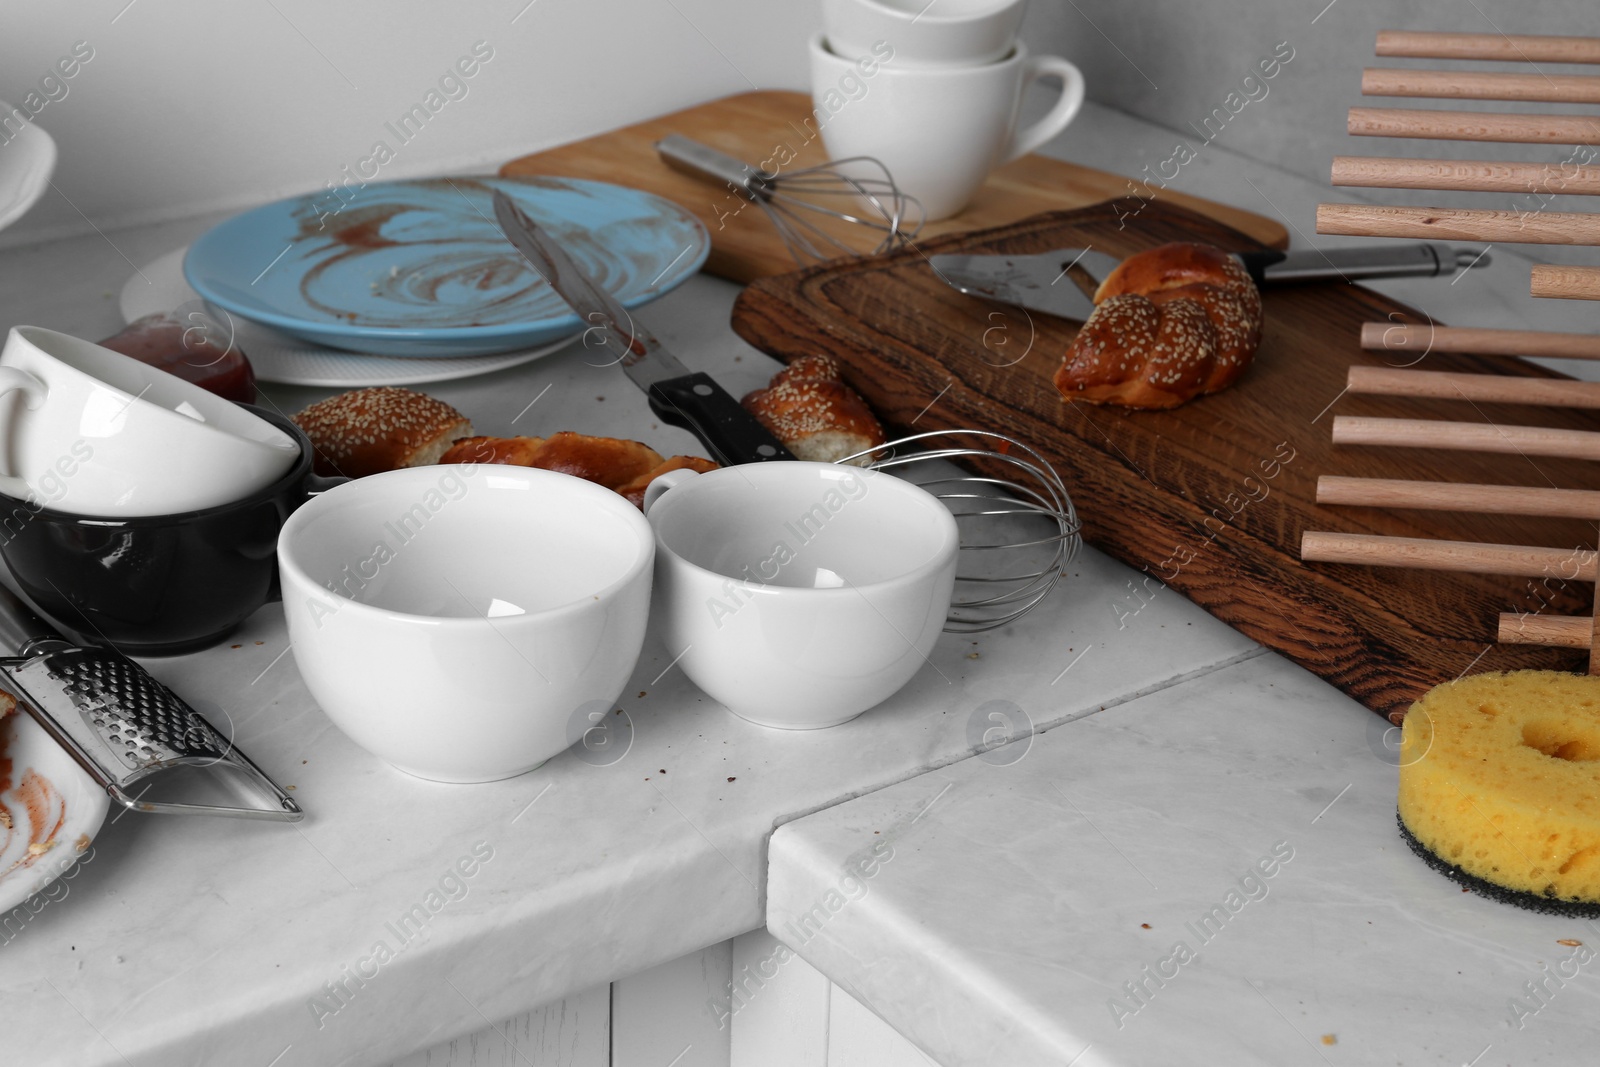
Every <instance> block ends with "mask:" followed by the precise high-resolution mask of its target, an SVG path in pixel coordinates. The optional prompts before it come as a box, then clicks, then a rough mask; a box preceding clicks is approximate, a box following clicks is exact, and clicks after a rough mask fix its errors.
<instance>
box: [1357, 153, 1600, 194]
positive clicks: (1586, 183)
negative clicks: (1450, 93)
mask: <svg viewBox="0 0 1600 1067" xmlns="http://www.w3.org/2000/svg"><path fill="white" fill-rule="evenodd" d="M1333 184H1334V185H1353V186H1362V187H1365V188H1379V189H1450V190H1458V191H1461V192H1479V193H1523V194H1536V193H1544V194H1562V195H1572V194H1580V195H1590V196H1595V195H1600V167H1590V166H1584V165H1582V164H1579V163H1577V162H1575V161H1566V162H1562V163H1499V162H1495V161H1493V160H1487V159H1387V158H1385V157H1383V156H1334V157H1333Z"/></svg>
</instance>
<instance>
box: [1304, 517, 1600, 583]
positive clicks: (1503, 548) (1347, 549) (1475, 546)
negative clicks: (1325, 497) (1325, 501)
mask: <svg viewBox="0 0 1600 1067" xmlns="http://www.w3.org/2000/svg"><path fill="white" fill-rule="evenodd" d="M1300 558H1301V559H1303V560H1306V561H1308V562H1316V563H1355V564H1360V565H1362V566H1368V567H1420V568H1422V569H1424V570H1435V571H1462V572H1465V573H1468V574H1501V575H1506V576H1509V577H1518V578H1543V577H1546V576H1549V577H1553V578H1562V579H1565V580H1567V581H1579V582H1592V581H1594V580H1595V553H1594V552H1593V551H1591V550H1589V549H1582V548H1543V547H1537V546H1533V545H1491V544H1483V543H1480V542H1476V541H1436V540H1434V539H1432V538H1427V537H1384V536H1380V535H1378V534H1352V533H1335V532H1332V531H1325V530H1307V531H1306V532H1305V533H1304V534H1302V535H1301V538H1300Z"/></svg>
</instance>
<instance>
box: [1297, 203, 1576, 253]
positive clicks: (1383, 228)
mask: <svg viewBox="0 0 1600 1067" xmlns="http://www.w3.org/2000/svg"><path fill="white" fill-rule="evenodd" d="M1317 232H1318V233H1326V234H1341V235H1344V236H1349V237H1415V238H1420V239H1422V240H1425V241H1438V240H1449V241H1491V242H1504V243H1506V244H1547V245H1600V214H1596V215H1590V214H1580V213H1573V212H1557V211H1482V210H1470V209H1467V208H1449V207H1394V206H1386V205H1381V204H1319V205H1317Z"/></svg>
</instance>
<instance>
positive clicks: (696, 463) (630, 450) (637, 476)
mask: <svg viewBox="0 0 1600 1067" xmlns="http://www.w3.org/2000/svg"><path fill="white" fill-rule="evenodd" d="M439 462H440V463H504V464H509V465H511V466H518V467H540V468H542V469H544V470H550V471H559V472H560V473H562V474H570V475H572V476H573V477H575V478H583V479H585V480H586V481H591V482H594V483H595V484H596V485H603V486H605V487H606V488H607V489H611V490H613V491H615V492H617V493H620V494H621V495H622V496H625V497H627V498H628V500H630V501H632V502H633V505H634V506H635V507H639V508H642V507H644V491H645V489H646V487H648V486H649V485H650V483H651V482H653V481H655V480H656V479H657V478H659V477H660V476H661V475H663V474H665V473H667V472H668V471H675V470H683V469H685V468H687V469H689V470H693V471H698V472H699V473H701V474H704V473H705V472H706V471H711V470H716V469H717V465H716V464H715V463H713V462H711V461H710V460H709V459H701V458H700V457H699V456H673V457H672V458H671V459H663V458H662V457H661V453H659V452H657V451H656V450H655V449H653V448H651V447H650V446H649V445H646V444H642V443H640V442H638V441H628V440H624V439H623V438H619V437H590V436H589V435H587V434H581V433H573V432H571V431H570V430H562V431H560V432H558V433H553V434H551V435H550V436H549V437H467V438H463V439H462V440H460V441H457V442H456V443H455V444H454V445H452V446H451V447H450V449H449V450H448V451H446V452H445V453H444V454H443V455H442V456H440V457H439Z"/></svg>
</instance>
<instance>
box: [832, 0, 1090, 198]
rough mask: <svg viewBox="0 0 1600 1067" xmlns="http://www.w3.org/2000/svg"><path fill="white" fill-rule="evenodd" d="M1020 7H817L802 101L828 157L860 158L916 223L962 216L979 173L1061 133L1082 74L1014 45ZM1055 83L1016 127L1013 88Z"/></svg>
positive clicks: (890, 2) (945, 0) (1079, 96)
mask: <svg viewBox="0 0 1600 1067" xmlns="http://www.w3.org/2000/svg"><path fill="white" fill-rule="evenodd" d="M1026 7H1027V0H822V17H823V32H822V33H821V34H819V35H818V36H816V37H814V38H812V41H811V93H812V102H813V106H814V109H815V112H816V120H817V123H818V125H819V127H820V128H821V131H822V139H823V143H824V144H826V145H827V148H828V154H829V155H830V156H832V157H833V158H834V159H845V158H848V157H851V156H872V157H873V158H875V159H877V160H878V161H879V162H881V163H883V164H884V166H886V167H887V168H888V169H889V172H890V174H892V175H893V177H894V180H895V182H896V184H898V185H899V187H900V190H901V191H902V192H904V193H906V194H908V195H910V196H914V197H916V198H917V200H918V201H919V202H920V203H921V205H922V210H923V217H924V218H925V219H930V220H931V219H941V218H946V217H948V216H950V215H954V214H956V213H957V212H959V211H960V210H961V209H962V208H964V207H965V206H966V205H967V204H968V203H969V202H970V201H971V200H972V198H973V196H974V194H976V193H977V191H978V189H979V188H980V187H981V186H982V185H983V182H984V179H985V178H987V177H988V176H989V172H990V171H992V170H994V169H995V168H996V167H998V166H1000V165H1002V164H1004V163H1009V162H1010V161H1011V160H1013V159H1016V158H1017V157H1018V156H1021V155H1025V154H1026V153H1028V152H1031V151H1033V150H1034V149H1035V148H1038V147H1039V146H1040V145H1042V144H1044V143H1045V142H1046V141H1048V140H1050V139H1051V138H1052V137H1054V136H1055V135H1056V134H1058V133H1060V132H1061V131H1062V130H1063V129H1065V128H1066V126H1067V124H1068V123H1069V122H1071V121H1072V119H1073V118H1074V116H1076V115H1077V113H1078V109H1079V108H1080V107H1082V106H1083V95H1084V82H1083V74H1082V73H1081V72H1079V70H1078V68H1077V67H1075V66H1073V65H1072V64H1071V63H1069V62H1067V61H1066V60H1065V59H1062V58H1061V57H1060V56H1030V55H1029V54H1028V50H1027V48H1026V47H1025V46H1024V45H1023V44H1022V42H1021V41H1019V40H1018V39H1017V27H1018V25H1019V24H1020V23H1021V21H1022V14H1023V11H1024V10H1025V9H1026ZM1046 78H1053V79H1057V80H1059V81H1060V82H1061V98H1060V99H1059V100H1058V101H1057V102H1056V104H1055V106H1054V107H1052V108H1051V109H1050V111H1049V113H1048V114H1046V115H1045V116H1044V117H1043V118H1041V119H1039V120H1038V121H1037V122H1035V123H1033V124H1032V125H1030V126H1027V127H1025V128H1021V129H1019V128H1018V121H1019V114H1020V111H1021V105H1022V95H1023V91H1024V90H1025V89H1026V88H1027V87H1028V86H1029V85H1031V84H1032V83H1033V82H1035V81H1037V80H1040V79H1046Z"/></svg>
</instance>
